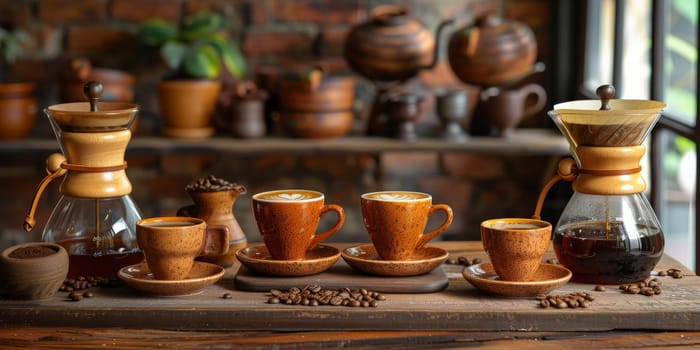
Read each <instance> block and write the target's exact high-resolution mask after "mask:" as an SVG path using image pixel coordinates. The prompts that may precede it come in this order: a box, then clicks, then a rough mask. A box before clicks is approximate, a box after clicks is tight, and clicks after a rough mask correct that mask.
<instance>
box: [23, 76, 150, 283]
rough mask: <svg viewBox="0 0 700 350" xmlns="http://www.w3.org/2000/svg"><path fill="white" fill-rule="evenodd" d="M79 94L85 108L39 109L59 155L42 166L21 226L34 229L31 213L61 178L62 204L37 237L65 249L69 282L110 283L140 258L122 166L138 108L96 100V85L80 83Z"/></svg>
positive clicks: (136, 215)
mask: <svg viewBox="0 0 700 350" xmlns="http://www.w3.org/2000/svg"><path fill="white" fill-rule="evenodd" d="M85 94H86V95H87V96H88V98H89V100H90V102H89V103H88V102H76V103H64V104H58V105H53V106H49V107H48V108H47V109H46V110H45V113H46V115H47V117H48V119H49V121H50V122H51V127H52V129H53V131H54V133H55V134H56V139H57V140H58V143H59V145H60V147H61V152H62V153H55V154H52V155H50V156H49V157H48V159H47V160H46V173H47V176H46V177H45V178H44V179H43V180H42V181H41V183H40V184H39V187H38V189H37V191H36V194H35V195H34V200H33V202H32V207H31V209H30V210H29V213H28V214H27V216H26V217H25V223H24V228H25V230H26V231H30V230H31V229H32V228H33V227H34V225H35V220H34V213H35V211H36V207H37V204H38V201H39V198H40V197H41V193H42V192H43V190H44V189H45V188H46V186H47V185H48V184H49V182H50V181H51V180H53V179H55V178H58V177H60V176H62V175H65V177H64V178H63V182H62V183H61V186H60V188H59V191H60V193H61V198H60V199H59V200H58V203H56V206H55V208H54V209H53V212H52V213H51V216H50V217H49V219H48V221H47V222H46V226H45V227H44V231H43V234H42V239H43V240H44V241H49V242H56V243H58V244H61V245H62V246H63V247H64V248H66V250H67V251H68V254H69V271H68V277H69V278H75V277H78V276H84V277H88V276H94V277H105V278H112V277H116V274H117V271H118V270H119V269H120V268H121V267H124V266H127V265H131V264H135V263H138V262H140V261H141V260H142V259H143V255H142V254H141V251H140V250H139V249H138V246H137V243H136V231H135V229H136V221H138V220H140V219H141V214H140V212H139V210H138V208H137V207H136V205H135V204H134V202H133V200H132V199H131V197H130V196H129V194H130V193H131V183H130V182H129V179H128V178H127V177H126V172H125V169H126V162H125V161H124V153H125V151H126V146H127V144H128V143H129V140H130V139H131V131H130V129H129V128H130V126H131V125H132V123H133V122H134V119H135V118H136V116H137V114H138V106H137V105H135V104H130V103H121V102H98V99H99V97H100V96H101V94H102V85H101V84H99V83H96V82H89V83H87V84H85Z"/></svg>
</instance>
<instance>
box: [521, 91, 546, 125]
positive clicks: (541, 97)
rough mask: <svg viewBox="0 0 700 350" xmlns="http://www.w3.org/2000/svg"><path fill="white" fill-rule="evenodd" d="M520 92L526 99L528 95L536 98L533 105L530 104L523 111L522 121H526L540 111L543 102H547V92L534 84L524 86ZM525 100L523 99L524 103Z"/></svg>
mask: <svg viewBox="0 0 700 350" xmlns="http://www.w3.org/2000/svg"><path fill="white" fill-rule="evenodd" d="M521 92H522V93H523V95H524V97H528V96H530V95H532V96H535V97H536V100H535V103H533V104H531V105H530V106H528V107H527V108H525V110H524V111H523V119H528V118H530V117H532V116H533V115H535V113H537V112H539V111H540V110H542V108H543V107H544V104H545V102H547V92H546V91H545V90H544V88H543V87H542V86H540V85H538V84H535V83H532V84H528V85H525V86H524V87H523V88H522V90H521ZM525 100H526V99H524V101H525ZM524 101H523V102H524Z"/></svg>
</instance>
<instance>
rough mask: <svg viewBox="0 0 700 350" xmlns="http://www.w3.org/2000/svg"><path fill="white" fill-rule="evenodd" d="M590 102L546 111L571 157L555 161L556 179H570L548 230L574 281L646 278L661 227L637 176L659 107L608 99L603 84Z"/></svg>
mask: <svg viewBox="0 0 700 350" xmlns="http://www.w3.org/2000/svg"><path fill="white" fill-rule="evenodd" d="M596 93H597V94H598V96H599V97H600V101H598V100H582V101H571V102H565V103H561V104H557V105H555V106H554V110H553V111H550V112H549V115H550V117H551V118H552V119H553V120H554V122H555V123H556V125H557V127H558V128H559V130H560V131H561V132H562V133H563V134H564V136H566V139H567V140H568V142H569V143H570V146H571V151H572V154H573V157H574V159H571V158H566V159H563V160H562V161H560V163H559V169H558V174H557V175H556V176H555V177H554V178H553V179H552V180H550V182H549V183H547V184H546V185H545V187H544V188H543V190H542V193H541V194H540V200H539V202H538V206H537V209H536V210H535V216H539V210H540V208H541V204H542V200H543V198H544V195H545V194H546V192H547V191H548V190H549V188H550V187H551V186H552V185H553V184H554V183H556V182H557V181H558V180H559V179H564V180H567V181H573V184H572V187H573V190H574V194H573V196H572V197H571V199H570V200H569V202H568V204H567V205H566V207H565V208H564V211H563V212H562V214H561V217H560V218H559V222H558V223H557V225H556V227H555V228H554V232H553V234H554V238H553V246H554V252H555V253H556V256H557V259H558V260H559V262H560V263H561V264H562V265H563V266H565V267H566V268H568V269H570V270H571V271H572V272H573V278H574V279H575V280H577V281H581V282H587V283H598V284H619V283H627V282H635V281H640V280H644V279H645V278H647V277H649V275H650V273H651V271H652V270H653V268H654V266H655V265H656V263H657V262H658V261H659V259H660V258H661V255H662V253H663V248H664V238H663V233H662V232H661V225H660V223H659V220H658V219H657V217H656V214H654V211H653V209H652V208H651V205H650V204H649V202H648V201H647V199H646V197H645V195H644V190H645V189H646V183H645V181H644V179H643V178H642V175H641V166H640V160H641V158H642V157H643V156H644V153H645V147H644V145H643V144H642V143H643V142H644V139H645V138H646V137H647V136H648V134H649V132H650V131H651V129H652V128H653V126H654V124H656V122H657V121H658V119H659V116H660V112H661V110H662V109H663V108H664V107H665V106H666V105H665V104H664V103H662V102H658V101H647V100H619V99H612V98H613V96H614V94H615V89H614V88H613V87H612V86H610V85H603V86H601V87H599V88H598V90H597V91H596Z"/></svg>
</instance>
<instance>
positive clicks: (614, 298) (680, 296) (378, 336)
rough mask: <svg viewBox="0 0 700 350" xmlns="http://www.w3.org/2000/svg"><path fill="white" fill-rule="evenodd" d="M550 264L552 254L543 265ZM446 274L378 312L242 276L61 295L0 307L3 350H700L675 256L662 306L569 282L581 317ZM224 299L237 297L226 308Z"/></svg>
mask: <svg viewBox="0 0 700 350" xmlns="http://www.w3.org/2000/svg"><path fill="white" fill-rule="evenodd" d="M431 245H435V246H439V247H442V248H445V249H447V250H448V251H449V252H450V254H451V257H454V258H456V257H460V256H465V257H469V258H481V259H483V260H484V261H487V257H486V255H485V253H484V252H483V250H482V248H481V243H480V242H433V243H431ZM338 246H339V247H340V246H341V245H338ZM345 246H347V245H345ZM553 257H554V255H553V253H552V252H549V253H548V255H547V256H546V257H545V259H548V258H553ZM443 268H444V269H445V271H446V273H447V276H448V278H449V286H448V287H447V288H446V289H445V290H442V291H439V292H435V293H425V294H386V296H387V300H385V301H382V302H381V303H380V305H379V306H378V307H375V308H351V307H340V306H317V307H310V306H292V305H279V304H268V303H267V302H266V301H267V298H268V296H267V295H266V293H262V292H244V291H238V290H236V289H235V284H234V283H233V278H234V277H235V274H236V271H237V267H236V266H234V267H232V268H230V269H228V270H227V272H226V275H225V277H224V278H223V279H222V280H221V281H219V282H218V283H217V284H215V285H213V286H210V287H208V288H207V289H206V290H205V291H204V292H202V293H200V294H197V295H193V296H184V297H167V298H156V297H149V296H144V295H142V294H140V293H139V292H137V291H134V290H132V289H130V288H129V287H126V286H122V287H113V288H95V289H94V290H93V292H94V294H95V297H93V298H88V299H83V300H82V301H80V302H71V301H67V299H66V293H65V292H59V293H58V294H57V295H56V296H55V297H53V298H51V299H48V300H42V301H13V300H0V347H3V348H4V347H9V348H13V347H17V348H20V346H29V347H32V348H42V347H44V346H45V347H47V348H48V347H51V346H54V347H55V346H58V347H60V344H61V342H64V341H68V340H71V341H78V343H81V344H85V345H86V346H87V347H90V346H89V345H90V344H92V346H95V347H98V346H101V345H99V344H107V345H110V344H120V346H121V347H123V348H129V347H130V346H134V347H135V345H138V344H140V345H141V346H147V345H146V344H151V346H153V344H154V343H152V342H157V343H158V344H162V345H163V346H166V347H168V345H172V347H178V346H182V347H185V346H186V345H187V344H190V345H191V344H201V345H207V346H212V347H214V346H216V345H217V344H218V345H222V346H223V345H224V344H229V345H237V346H251V347H254V346H259V345H261V344H272V343H275V344H277V343H279V344H287V345H290V346H291V345H293V346H300V345H309V344H315V346H318V345H319V344H325V345H330V346H334V344H335V345H341V344H345V345H344V346H358V347H374V346H375V345H383V344H401V343H404V342H414V343H415V344H449V345H451V346H467V345H473V344H482V345H483V344H484V343H487V344H489V345H494V346H496V345H502V346H505V345H507V344H511V345H518V346H523V347H525V348H527V347H528V346H531V347H535V346H538V347H541V346H543V343H539V344H538V342H537V341H535V342H534V343H532V342H533V341H534V340H539V341H544V340H547V341H549V343H547V344H552V345H555V344H559V343H560V342H567V343H571V342H573V343H576V342H580V343H582V342H589V341H590V342H593V343H595V342H599V343H598V344H600V345H610V344H615V346H633V345H635V344H655V345H656V346H667V345H684V346H688V345H700V278H698V276H696V275H694V274H693V273H692V271H690V270H688V269H687V268H685V267H683V266H682V265H681V264H680V263H679V262H678V261H676V260H674V259H673V258H671V257H668V256H664V257H663V258H662V260H661V261H660V262H659V264H658V265H657V267H656V270H665V269H668V268H680V269H681V270H682V271H683V273H684V277H683V278H680V279H676V278H671V277H660V279H661V281H662V282H663V286H662V289H663V292H662V294H660V295H656V296H653V297H646V296H642V295H631V294H623V293H621V291H620V290H619V289H618V288H617V286H608V287H607V288H606V290H605V291H603V292H594V291H593V287H594V286H593V285H589V284H581V283H574V282H569V283H568V284H566V285H565V286H563V287H561V288H559V289H557V290H556V291H554V292H553V293H554V294H567V293H571V292H575V291H588V292H589V293H592V294H593V295H594V296H595V301H594V302H593V303H592V304H591V306H590V307H589V308H585V309H584V308H578V309H555V308H547V309H543V308H539V307H538V306H537V301H536V300H535V299H534V298H505V297H498V296H493V295H488V294H485V293H483V292H481V291H479V290H477V289H476V288H474V287H473V286H471V284H469V283H468V282H467V281H466V280H465V279H464V278H463V277H462V275H461V270H462V268H463V267H462V266H459V265H447V264H446V265H444V266H443ZM367 288H368V289H371V286H367ZM225 293H230V294H231V298H230V299H224V298H222V296H223V294H225ZM349 331H352V332H349ZM290 332H291V333H290ZM28 344H29V345H28Z"/></svg>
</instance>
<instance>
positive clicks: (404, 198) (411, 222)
mask: <svg viewBox="0 0 700 350" xmlns="http://www.w3.org/2000/svg"><path fill="white" fill-rule="evenodd" d="M360 204H361V209H362V218H363V222H364V225H365V229H367V233H368V234H369V237H370V239H371V240H372V243H373V244H374V247H375V248H376V250H377V254H379V256H380V257H381V258H382V259H384V260H410V259H411V256H412V255H413V252H414V251H416V250H417V249H420V248H422V247H423V246H424V245H425V244H426V243H428V242H429V241H430V240H431V239H433V238H435V237H436V236H437V235H439V234H440V233H442V232H444V231H445V230H446V229H447V228H448V227H449V226H450V224H452V217H453V215H452V208H450V206H448V205H447V204H433V198H432V196H430V195H429V194H427V193H420V192H408V191H383V192H372V193H365V194H363V195H362V196H361V199H360ZM438 211H442V212H444V213H445V221H444V222H443V223H442V224H441V225H440V226H438V227H437V228H436V229H434V230H432V231H430V232H427V233H424V232H425V227H426V225H427V223H428V218H429V217H430V216H431V215H433V214H434V213H436V212H438Z"/></svg>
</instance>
